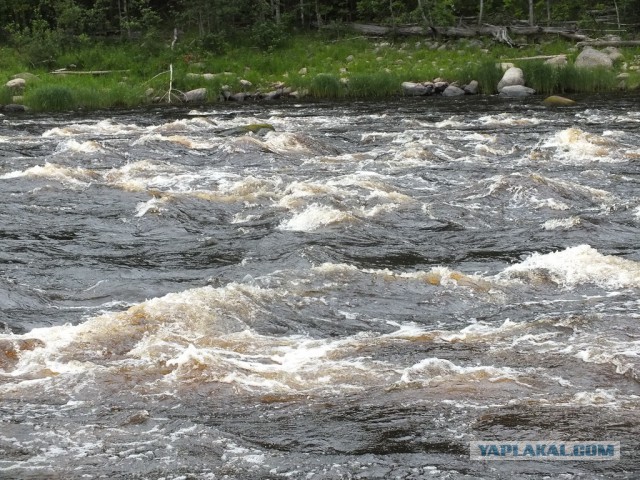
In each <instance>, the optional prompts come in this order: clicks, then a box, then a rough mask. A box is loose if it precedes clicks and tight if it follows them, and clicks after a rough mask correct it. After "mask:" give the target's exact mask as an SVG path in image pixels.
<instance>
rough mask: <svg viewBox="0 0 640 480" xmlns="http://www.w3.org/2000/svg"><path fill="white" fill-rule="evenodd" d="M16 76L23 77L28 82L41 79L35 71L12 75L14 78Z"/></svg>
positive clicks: (13, 78)
mask: <svg viewBox="0 0 640 480" xmlns="http://www.w3.org/2000/svg"><path fill="white" fill-rule="evenodd" d="M16 78H22V79H23V80H24V81H26V82H29V81H31V80H39V79H40V77H38V76H37V75H34V74H33V73H29V72H21V73H16V74H15V75H13V76H12V77H11V79H12V80H15V79H16Z"/></svg>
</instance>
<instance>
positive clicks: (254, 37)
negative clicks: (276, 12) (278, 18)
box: [251, 22, 289, 50]
mask: <svg viewBox="0 0 640 480" xmlns="http://www.w3.org/2000/svg"><path fill="white" fill-rule="evenodd" d="M288 39H289V37H288V35H287V32H286V30H285V28H284V26H283V25H282V24H277V23H274V22H264V23H259V24H257V25H254V26H253V28H252V29H251V42H252V43H253V44H254V45H255V46H256V47H258V48H260V49H262V50H272V49H274V48H278V47H282V46H283V45H284V44H285V43H286V41H287V40H288Z"/></svg>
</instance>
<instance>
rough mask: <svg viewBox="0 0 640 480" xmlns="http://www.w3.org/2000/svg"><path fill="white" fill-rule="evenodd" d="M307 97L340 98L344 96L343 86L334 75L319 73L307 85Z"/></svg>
mask: <svg viewBox="0 0 640 480" xmlns="http://www.w3.org/2000/svg"><path fill="white" fill-rule="evenodd" d="M308 89H309V95H311V96H312V97H317V98H340V97H343V96H344V95H345V86H344V84H343V83H341V82H340V79H339V78H338V77H336V76H335V75H331V74H328V73H319V74H318V75H316V76H315V77H313V79H312V80H311V82H310V83H309V87H308Z"/></svg>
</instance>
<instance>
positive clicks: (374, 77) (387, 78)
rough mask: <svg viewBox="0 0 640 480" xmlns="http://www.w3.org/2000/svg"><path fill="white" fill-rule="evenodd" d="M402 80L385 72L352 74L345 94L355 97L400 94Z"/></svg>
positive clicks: (379, 96)
mask: <svg viewBox="0 0 640 480" xmlns="http://www.w3.org/2000/svg"><path fill="white" fill-rule="evenodd" d="M401 84H402V81H401V80H400V79H399V78H398V77H397V76H396V75H392V74H389V73H386V72H378V73H370V74H366V73H361V74H355V75H352V76H351V77H350V78H349V82H348V83H347V87H348V88H347V95H348V96H350V97H356V98H383V97H391V96H394V95H400V94H401V93H402V90H401V88H400V85H401Z"/></svg>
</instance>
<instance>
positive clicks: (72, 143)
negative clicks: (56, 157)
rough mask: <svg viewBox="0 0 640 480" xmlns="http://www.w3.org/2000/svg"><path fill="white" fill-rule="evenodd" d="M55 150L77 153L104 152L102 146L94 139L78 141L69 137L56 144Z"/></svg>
mask: <svg viewBox="0 0 640 480" xmlns="http://www.w3.org/2000/svg"><path fill="white" fill-rule="evenodd" d="M56 151H57V152H78V153H97V152H104V151H105V150H104V148H103V147H102V145H100V144H99V143H98V142H96V141H95V140H88V141H86V142H78V141H76V140H73V139H70V140H66V141H64V142H62V143H60V144H59V145H58V147H57V148H56Z"/></svg>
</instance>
